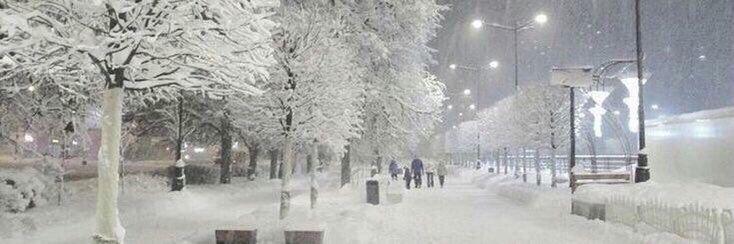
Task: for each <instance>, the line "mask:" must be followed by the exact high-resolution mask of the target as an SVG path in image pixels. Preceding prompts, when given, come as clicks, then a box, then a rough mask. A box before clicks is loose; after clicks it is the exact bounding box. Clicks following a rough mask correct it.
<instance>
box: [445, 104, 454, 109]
mask: <svg viewBox="0 0 734 244" xmlns="http://www.w3.org/2000/svg"><path fill="white" fill-rule="evenodd" d="M446 108H447V109H449V110H452V109H454V105H451V104H449V105H448V106H446Z"/></svg>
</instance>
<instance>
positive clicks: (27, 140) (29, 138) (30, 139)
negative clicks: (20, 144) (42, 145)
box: [23, 134, 34, 142]
mask: <svg viewBox="0 0 734 244" xmlns="http://www.w3.org/2000/svg"><path fill="white" fill-rule="evenodd" d="M23 139H24V140H25V142H33V140H34V139H33V136H32V135H31V134H25V136H23Z"/></svg>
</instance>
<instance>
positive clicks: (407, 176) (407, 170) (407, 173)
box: [403, 167, 413, 190]
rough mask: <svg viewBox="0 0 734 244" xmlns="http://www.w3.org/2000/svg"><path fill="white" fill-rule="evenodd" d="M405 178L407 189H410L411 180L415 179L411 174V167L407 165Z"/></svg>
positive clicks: (404, 170)
mask: <svg viewBox="0 0 734 244" xmlns="http://www.w3.org/2000/svg"><path fill="white" fill-rule="evenodd" d="M403 172H404V173H403V180H405V189H408V190H410V181H411V180H412V179H413V176H412V175H411V174H410V169H409V168H408V167H405V168H404V169H403Z"/></svg>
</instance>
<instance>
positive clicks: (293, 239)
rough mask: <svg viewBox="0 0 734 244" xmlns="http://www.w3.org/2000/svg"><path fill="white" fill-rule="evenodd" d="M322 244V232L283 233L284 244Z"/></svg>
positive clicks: (290, 231) (296, 231) (288, 231)
mask: <svg viewBox="0 0 734 244" xmlns="http://www.w3.org/2000/svg"><path fill="white" fill-rule="evenodd" d="M322 243H324V232H323V231H298V230H286V231H285V244H322Z"/></svg>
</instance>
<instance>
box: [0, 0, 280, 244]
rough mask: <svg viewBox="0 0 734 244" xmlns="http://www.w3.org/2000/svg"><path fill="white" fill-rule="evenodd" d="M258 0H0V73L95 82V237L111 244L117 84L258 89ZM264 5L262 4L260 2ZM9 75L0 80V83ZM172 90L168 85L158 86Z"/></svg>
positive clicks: (262, 61) (117, 229)
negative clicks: (98, 117) (98, 126)
mask: <svg viewBox="0 0 734 244" xmlns="http://www.w3.org/2000/svg"><path fill="white" fill-rule="evenodd" d="M263 2H265V1H238V0H209V1H204V0H199V1H122V0H59V1H56V0H55V1H50V0H31V1H3V3H2V4H0V5H1V6H2V10H0V36H2V37H3V38H2V39H0V46H2V48H1V49H0V55H1V56H3V58H8V59H10V60H12V62H14V63H15V65H12V66H11V67H10V68H7V69H3V70H0V74H2V75H3V77H4V78H8V77H17V76H19V75H27V76H29V77H34V76H40V75H41V74H43V75H46V76H50V77H52V78H56V79H50V81H49V82H60V83H64V82H69V81H67V80H65V79H61V77H80V78H78V79H73V80H71V81H73V82H74V83H78V84H80V85H82V86H84V85H88V84H93V85H96V86H99V87H104V89H105V90H104V92H103V99H102V111H103V120H102V143H101V149H100V153H99V156H100V159H99V164H98V172H99V176H98V177H99V178H98V182H99V184H98V198H97V229H96V232H97V233H96V235H95V239H96V240H98V241H100V242H113V243H121V242H122V241H123V236H124V229H123V228H122V226H121V224H120V222H119V216H118V213H117V193H118V191H117V182H118V174H117V171H118V164H119V158H120V155H119V147H120V133H121V132H120V131H121V129H120V127H121V114H122V107H123V103H122V98H123V94H124V93H123V91H124V90H137V91H152V92H146V93H135V94H136V95H138V94H144V95H146V96H148V97H160V96H172V95H173V94H176V93H177V92H178V91H179V89H191V90H200V91H206V92H217V93H229V92H241V93H258V92H259V91H258V90H257V89H256V88H254V87H253V86H252V83H253V82H255V81H257V80H261V79H265V78H266V76H267V74H268V72H267V66H269V65H270V64H271V59H270V51H271V49H270V47H269V46H268V41H269V38H270V31H269V30H270V29H271V28H272V27H273V26H274V23H273V22H271V21H270V20H268V19H267V18H268V16H269V15H270V13H268V12H267V11H265V10H263V9H262V8H261V7H263V6H262V5H261V4H262V3H263ZM268 2H269V1H268ZM6 81H9V80H8V79H3V82H6ZM166 88H175V89H166Z"/></svg>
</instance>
